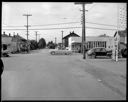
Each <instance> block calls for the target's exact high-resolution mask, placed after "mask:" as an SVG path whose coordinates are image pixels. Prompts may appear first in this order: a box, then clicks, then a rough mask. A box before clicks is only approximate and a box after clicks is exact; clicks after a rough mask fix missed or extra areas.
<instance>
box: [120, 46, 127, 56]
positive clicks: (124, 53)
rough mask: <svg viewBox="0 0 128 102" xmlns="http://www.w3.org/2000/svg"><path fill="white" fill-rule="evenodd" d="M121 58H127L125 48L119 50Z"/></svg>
mask: <svg viewBox="0 0 128 102" xmlns="http://www.w3.org/2000/svg"><path fill="white" fill-rule="evenodd" d="M121 54H122V57H124V58H126V57H127V48H125V49H122V50H121Z"/></svg>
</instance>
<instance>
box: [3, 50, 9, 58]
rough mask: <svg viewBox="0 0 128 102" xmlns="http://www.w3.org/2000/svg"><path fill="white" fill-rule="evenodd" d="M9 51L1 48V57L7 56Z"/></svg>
mask: <svg viewBox="0 0 128 102" xmlns="http://www.w3.org/2000/svg"><path fill="white" fill-rule="evenodd" d="M9 53H10V52H9V51H8V50H3V51H2V57H9Z"/></svg>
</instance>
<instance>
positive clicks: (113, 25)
mask: <svg viewBox="0 0 128 102" xmlns="http://www.w3.org/2000/svg"><path fill="white" fill-rule="evenodd" d="M75 23H80V22H67V23H56V24H44V25H31V27H33V26H50V25H61V24H75ZM86 23H90V24H96V25H104V26H113V27H117V26H116V25H110V24H101V23H94V22H86ZM3 27H4V26H3ZM5 27H24V26H5Z"/></svg>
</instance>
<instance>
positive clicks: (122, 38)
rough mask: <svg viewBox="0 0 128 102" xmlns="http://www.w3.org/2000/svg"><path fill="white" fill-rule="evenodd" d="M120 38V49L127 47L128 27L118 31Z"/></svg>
mask: <svg viewBox="0 0 128 102" xmlns="http://www.w3.org/2000/svg"><path fill="white" fill-rule="evenodd" d="M116 34H117V32H115V34H114V37H115V36H116ZM118 34H119V37H120V40H119V49H124V48H126V45H127V29H126V30H121V31H118Z"/></svg>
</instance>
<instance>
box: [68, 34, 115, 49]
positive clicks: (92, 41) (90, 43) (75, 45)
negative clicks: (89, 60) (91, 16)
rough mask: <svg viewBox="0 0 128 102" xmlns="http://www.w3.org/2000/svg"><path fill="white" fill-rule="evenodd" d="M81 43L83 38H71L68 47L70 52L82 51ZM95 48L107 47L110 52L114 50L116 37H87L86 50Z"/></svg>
mask: <svg viewBox="0 0 128 102" xmlns="http://www.w3.org/2000/svg"><path fill="white" fill-rule="evenodd" d="M81 42H82V38H81V37H70V38H69V43H68V47H69V49H70V50H80V49H81ZM95 47H105V48H106V49H108V50H112V49H113V47H114V37H108V36H107V37H99V36H98V37H96V36H87V37H86V49H91V48H95Z"/></svg>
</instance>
